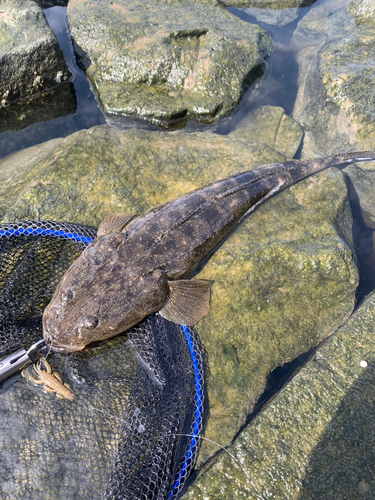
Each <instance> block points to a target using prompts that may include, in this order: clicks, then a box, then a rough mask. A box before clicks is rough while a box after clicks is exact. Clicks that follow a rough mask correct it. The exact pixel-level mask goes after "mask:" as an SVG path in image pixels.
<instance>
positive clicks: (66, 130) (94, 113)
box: [0, 7, 105, 158]
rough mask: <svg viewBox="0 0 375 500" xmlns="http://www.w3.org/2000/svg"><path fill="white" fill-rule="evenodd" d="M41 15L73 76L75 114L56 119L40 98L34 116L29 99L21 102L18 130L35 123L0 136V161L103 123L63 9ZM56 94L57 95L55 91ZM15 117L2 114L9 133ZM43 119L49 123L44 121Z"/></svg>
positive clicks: (8, 112)
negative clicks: (77, 56)
mask: <svg viewBox="0 0 375 500" xmlns="http://www.w3.org/2000/svg"><path fill="white" fill-rule="evenodd" d="M44 12H45V14H46V17H47V21H48V22H49V24H50V26H51V28H52V30H53V31H54V32H55V34H56V36H57V39H58V41H59V44H60V46H61V48H62V49H63V52H64V55H65V58H66V60H67V65H68V68H69V71H70V72H71V73H72V83H73V86H74V93H75V99H76V102H77V107H76V110H75V112H73V109H69V110H68V111H70V113H69V114H67V115H66V116H61V114H63V113H64V110H65V111H66V107H64V106H63V107H62V108H63V110H62V112H61V111H60V112H59V113H58V114H60V116H58V117H56V114H57V113H56V109H55V108H56V106H55V107H54V110H52V108H53V106H51V107H49V106H48V105H46V102H45V101H46V96H42V97H41V100H40V101H39V103H38V105H37V107H38V108H39V111H40V112H39V113H38V112H37V111H34V112H33V110H32V109H31V107H30V105H31V104H32V102H31V101H30V100H29V99H27V100H24V101H20V102H19V103H18V104H17V106H18V107H21V106H23V110H21V111H20V113H18V116H21V117H22V120H21V123H20V127H19V128H21V126H22V125H25V124H27V123H28V122H27V121H26V123H22V121H23V120H26V119H29V120H31V115H32V114H33V115H34V116H33V121H34V122H35V123H33V124H31V125H29V126H27V127H25V128H23V129H22V130H19V131H17V132H14V131H11V130H7V131H4V132H3V133H0V158H2V157H4V156H7V155H8V154H10V153H13V152H14V151H19V150H21V149H24V148H27V147H29V146H33V145H35V144H40V143H42V142H44V141H48V140H49V139H53V138H56V137H66V136H67V135H69V134H71V133H73V132H76V131H77V130H81V129H83V128H89V127H92V126H94V125H100V124H103V123H105V119H104V116H103V114H102V113H101V111H100V109H99V108H98V106H97V103H96V100H95V97H94V95H93V93H92V92H91V90H90V85H89V83H88V81H87V78H86V75H85V74H84V72H83V71H81V70H80V69H79V68H78V66H77V65H76V62H75V55H74V51H73V46H72V42H71V38H70V34H69V31H68V26H67V23H66V7H52V8H50V9H47V10H45V11H44ZM55 91H56V92H59V90H58V89H56V90H55ZM35 99H36V98H35ZM73 99H74V96H73ZM14 113H16V110H15V107H14V106H11V107H10V108H9V109H5V110H3V120H7V121H8V123H9V127H8V129H9V128H11V124H12V121H14V120H15V123H17V119H16V118H15V119H14V120H13V117H12V116H11V115H12V114H14ZM49 113H50V114H49ZM23 116H25V118H23ZM46 118H50V119H49V120H47V121H46ZM0 121H1V120H0Z"/></svg>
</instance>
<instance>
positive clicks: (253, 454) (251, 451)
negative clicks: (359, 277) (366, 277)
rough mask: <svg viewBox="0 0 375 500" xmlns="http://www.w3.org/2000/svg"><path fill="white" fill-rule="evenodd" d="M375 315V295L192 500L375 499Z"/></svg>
mask: <svg viewBox="0 0 375 500" xmlns="http://www.w3.org/2000/svg"><path fill="white" fill-rule="evenodd" d="M374 311H375V295H374V293H372V294H371V295H370V296H369V297H367V298H366V300H365V301H364V302H363V304H362V305H361V306H360V307H359V309H358V310H357V311H356V312H355V313H354V314H353V316H352V317H351V318H350V319H349V320H348V321H347V322H346V323H345V324H344V325H343V326H342V327H341V328H340V329H339V330H338V332H336V334H335V335H333V336H332V337H331V338H330V339H329V340H328V341H327V343H326V344H325V345H324V346H323V347H321V348H320V349H319V351H318V352H317V353H316V355H315V356H314V358H313V359H312V360H310V361H309V363H308V364H307V365H306V366H305V367H303V368H302V369H301V370H300V372H299V373H298V374H297V375H296V376H295V377H294V379H293V380H292V381H291V382H289V384H288V385H287V386H286V387H285V388H284V389H283V390H282V391H281V392H280V393H279V394H278V396H277V397H276V398H275V399H274V400H272V401H271V402H270V403H269V404H268V405H267V406H266V407H265V408H264V409H263V411H262V412H261V413H260V414H259V415H258V416H257V417H256V418H255V419H254V421H253V422H252V423H251V424H250V425H249V426H248V427H247V428H246V429H245V430H244V431H243V432H242V433H241V435H240V436H239V437H238V439H237V440H236V441H235V442H234V444H233V445H232V446H231V447H230V448H229V449H228V450H229V452H230V453H231V454H232V455H233V457H234V458H233V457H231V456H229V455H228V454H226V453H222V454H221V455H220V458H219V459H218V460H216V462H215V464H214V465H213V466H212V467H211V469H210V470H209V471H208V472H206V473H205V474H203V475H202V476H201V477H200V478H199V479H198V480H197V481H196V482H195V483H194V485H193V486H192V488H191V489H190V490H189V491H188V492H187V493H186V494H185V495H184V496H183V498H184V500H188V499H194V500H200V499H202V500H203V499H206V498H210V499H211V498H225V499H227V500H232V499H233V500H234V499H236V500H237V499H238V498H243V499H246V500H259V499H265V498H277V499H281V498H282V499H284V498H285V499H288V500H312V499H324V500H337V499H350V500H371V499H373V498H374V496H375V480H374V474H373V465H374V447H375V433H374V419H375V405H374V400H375V327H374V325H375V321H374V320H375V312H374Z"/></svg>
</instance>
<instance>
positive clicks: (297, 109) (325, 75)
mask: <svg viewBox="0 0 375 500" xmlns="http://www.w3.org/2000/svg"><path fill="white" fill-rule="evenodd" d="M346 4H347V1H346V0H328V1H326V2H323V3H322V4H320V5H317V6H316V7H314V8H313V9H311V10H310V11H309V12H308V14H306V16H304V17H303V18H302V19H301V20H300V21H299V23H298V25H297V29H296V31H295V33H294V34H293V37H292V41H291V48H292V49H294V50H295V51H296V52H297V61H298V64H299V67H300V72H299V79H298V80H299V82H298V83H299V90H298V94H297V98H296V102H295V106H294V110H293V114H292V116H293V118H295V119H296V120H297V121H298V122H299V123H300V124H301V125H302V127H303V129H304V131H305V137H304V146H303V150H302V156H303V157H311V156H314V155H323V156H325V155H329V154H331V153H332V152H333V151H338V150H344V151H345V150H355V149H366V148H369V147H370V148H371V147H372V146H373V143H374V133H375V132H374V130H375V128H374V124H373V120H372V118H371V116H372V113H373V112H374V96H373V77H372V74H371V68H372V67H373V56H374V50H373V47H372V44H371V40H372V39H373V29H374V28H373V27H372V25H371V22H370V21H371V19H372V18H371V16H370V14H369V13H368V12H367V11H366V12H367V14H368V15H367V17H366V23H365V22H363V23H362V24H360V22H359V18H358V16H357V17H356V16H355V12H354V11H355V9H358V12H362V14H363V9H362V10H360V7H361V5H362V6H363V5H364V4H363V2H362V1H358V0H357V1H356V2H352V3H351V4H350V6H351V7H350V13H349V11H348V9H347V8H346ZM370 13H371V11H370ZM362 14H361V15H362ZM356 23H357V25H356ZM337 26H340V29H339V30H338V29H337ZM324 47H325V48H324ZM322 49H324V50H323V52H322V54H321V55H320V51H321V50H322Z"/></svg>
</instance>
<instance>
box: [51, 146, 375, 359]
mask: <svg viewBox="0 0 375 500" xmlns="http://www.w3.org/2000/svg"><path fill="white" fill-rule="evenodd" d="M374 160H375V151H361V152H355V153H345V154H337V155H334V156H330V157H327V158H319V159H313V160H291V161H286V162H283V163H278V164H274V165H266V166H263V167H261V168H259V169H257V170H251V171H248V172H244V173H240V174H238V175H234V176H233V177H229V178H227V179H224V180H220V181H217V182H214V183H213V184H211V185H208V186H206V187H203V188H201V189H197V190H195V191H193V192H191V193H189V194H186V195H184V196H181V197H180V198H176V199H174V200H172V201H170V202H167V203H165V204H163V205H160V206H158V207H155V208H153V209H151V210H150V211H148V212H147V213H145V214H144V215H142V216H136V215H134V214H112V215H109V216H108V217H106V218H105V219H104V220H103V222H102V223H101V225H100V226H99V229H98V233H97V238H96V239H95V241H93V242H92V243H91V244H90V245H89V246H88V247H87V248H86V249H85V250H84V252H83V253H82V254H81V255H80V257H79V258H78V259H77V260H76V261H75V262H74V263H73V264H72V266H71V267H70V268H69V269H68V271H67V272H66V274H65V275H64V276H63V278H62V280H61V282H60V283H59V285H58V287H57V289H56V291H55V294H54V296H53V298H52V300H51V302H50V304H49V305H48V307H47V308H46V309H45V312H44V315H43V335H44V338H45V340H46V342H47V343H48V344H50V345H51V346H52V349H53V350H55V351H59V352H71V351H77V350H80V349H83V348H84V347H85V346H86V345H87V344H90V343H91V342H94V341H98V340H103V339H107V338H110V337H113V336H115V335H117V334H119V333H121V332H124V331H126V330H127V329H128V328H130V327H132V326H133V325H135V324H137V323H139V321H141V320H142V319H143V318H144V317H145V316H147V315H148V314H150V313H153V312H155V311H160V314H161V315H162V316H164V317H165V318H167V319H169V320H171V321H174V322H176V323H180V324H185V325H194V324H196V323H197V322H198V321H200V319H201V318H202V317H203V316H205V315H206V314H207V312H208V310H209V300H210V283H209V282H207V281H203V280H187V279H186V278H187V277H188V276H189V274H190V273H191V271H192V270H193V269H194V267H195V266H196V265H197V264H198V263H199V262H200V261H202V260H203V259H204V258H205V257H206V256H207V255H208V254H209V253H210V252H212V250H213V249H214V248H215V247H216V246H217V245H218V244H219V243H220V242H221V241H222V240H223V238H225V237H226V236H227V235H228V234H229V233H230V231H231V230H232V229H233V228H234V227H235V226H236V225H237V224H238V223H239V221H241V219H242V218H243V217H244V216H246V215H247V214H249V213H250V212H251V211H253V210H254V209H255V208H256V207H257V206H258V205H259V204H260V203H262V202H263V201H265V200H266V199H267V198H269V197H270V196H272V195H274V194H275V193H277V192H279V191H280V190H282V189H284V188H285V187H287V186H290V185H292V184H294V183H296V182H297V181H299V180H301V179H303V178H305V177H307V176H309V175H312V174H314V173H316V172H319V171H320V170H323V169H325V168H327V167H331V166H335V165H340V164H345V163H350V162H359V161H374Z"/></svg>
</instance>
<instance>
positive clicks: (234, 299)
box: [0, 124, 358, 460]
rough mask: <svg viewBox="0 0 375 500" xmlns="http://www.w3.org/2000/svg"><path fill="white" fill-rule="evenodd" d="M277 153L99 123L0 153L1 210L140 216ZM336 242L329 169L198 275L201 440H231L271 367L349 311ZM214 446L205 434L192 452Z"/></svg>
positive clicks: (338, 197)
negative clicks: (204, 417)
mask: <svg viewBox="0 0 375 500" xmlns="http://www.w3.org/2000/svg"><path fill="white" fill-rule="evenodd" d="M265 125H266V124H265ZM284 158H285V157H284V155H282V154H281V153H278V152H276V151H275V150H272V149H270V148H269V147H267V146H266V145H264V144H254V143H252V142H247V141H245V140H244V139H242V138H234V137H231V136H228V137H226V136H221V135H216V134H206V133H192V134H188V133H185V132H183V131H178V132H150V131H144V130H131V131H130V130H128V131H119V130H117V129H114V128H112V127H109V126H107V125H105V126H98V127H94V128H92V129H90V130H81V131H79V132H76V133H75V134H72V135H70V136H68V137H67V138H66V139H54V140H52V141H49V142H47V143H44V144H42V145H38V146H34V147H32V148H29V149H27V150H24V151H20V152H18V153H16V154H13V155H11V156H9V157H7V158H5V159H4V160H2V161H0V181H1V182H0V217H1V219H2V220H8V221H9V220H15V219H24V218H29V219H35V218H45V219H55V220H67V221H72V222H81V223H84V224H88V225H96V226H97V225H98V224H99V222H100V221H101V220H102V218H103V217H104V216H105V215H107V214H110V213H111V212H128V213H129V212H137V213H142V212H143V211H145V210H147V209H149V208H150V207H152V206H155V205H158V204H160V203H163V202H165V201H167V200H170V199H172V198H174V197H176V196H178V195H182V194H184V193H187V192H189V191H191V190H193V189H195V188H198V187H200V186H203V185H205V184H207V183H210V182H213V181H215V180H216V179H220V178H224V177H226V176H229V175H232V174H234V173H237V172H240V171H244V170H249V169H251V168H254V167H256V166H258V165H262V164H267V163H275V162H280V161H283V160H284ZM345 240H346V242H347V243H348V244H349V245H350V244H351V215H350V210H349V205H348V197H347V190H346V184H345V181H344V179H343V175H342V173H341V172H340V171H338V170H336V169H329V170H327V171H325V172H321V173H320V174H318V175H316V176H314V177H311V178H309V179H306V180H305V181H303V182H301V183H299V184H297V185H295V186H293V187H291V188H290V189H287V190H285V191H284V192H282V193H280V194H279V195H277V196H275V197H274V198H273V199H271V200H269V201H267V203H265V204H264V205H262V206H261V207H260V208H259V209H258V210H257V211H256V212H255V213H253V214H252V215H251V216H250V217H248V218H247V219H246V220H245V221H244V222H243V223H242V224H241V225H240V226H239V227H238V228H237V230H236V231H235V232H234V233H233V234H232V235H231V236H230V237H229V238H228V239H227V240H226V241H225V243H224V244H223V245H222V246H221V248H220V249H219V250H218V251H217V252H216V253H215V255H214V256H213V257H212V258H211V259H210V261H209V262H208V263H207V265H206V266H205V267H204V269H203V270H202V271H201V272H200V273H199V277H202V278H205V279H210V280H214V285H213V288H212V298H211V312H210V314H209V316H207V317H206V318H205V319H204V320H203V321H202V322H201V323H199V324H198V325H197V331H198V334H199V337H200V339H201V342H202V345H203V349H204V351H205V353H206V360H207V371H206V375H207V390H208V404H209V411H210V417H209V419H208V423H207V430H206V437H207V438H209V439H212V440H214V441H216V442H220V443H221V444H228V443H229V442H230V441H231V439H232V438H233V436H234V435H235V434H236V432H238V430H239V429H240V428H241V426H242V425H243V424H244V422H245V421H246V418H247V415H248V414H249V413H250V412H251V410H252V408H253V407H254V404H255V402H256V401H257V398H258V397H259V395H260V394H261V393H262V392H263V390H264V388H265V384H266V380H267V376H268V374H269V373H270V371H272V370H273V369H274V368H275V367H277V366H279V365H282V364H283V363H285V362H286V361H288V360H291V359H294V358H295V357H297V356H299V355H300V354H301V353H304V352H306V351H307V350H308V349H310V348H311V347H312V346H315V345H317V344H318V343H319V342H321V341H322V340H323V339H324V338H326V337H327V336H329V335H331V334H332V333H333V332H334V331H335V330H336V329H337V328H338V326H340V325H341V324H342V322H343V321H344V320H345V319H346V318H347V317H348V315H349V314H350V313H351V311H352V309H353V307H354V302H355V296H354V294H355V290H356V286H357V283H358V274H357V269H356V266H355V263H354V261H353V255H352V252H351V250H350V248H349V246H348V244H347V243H345ZM214 451H216V447H214V446H213V445H209V446H208V445H207V444H206V442H205V444H204V446H203V447H202V451H201V459H200V460H204V459H205V458H207V457H209V456H210V455H211V454H212V453H213V452H214Z"/></svg>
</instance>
